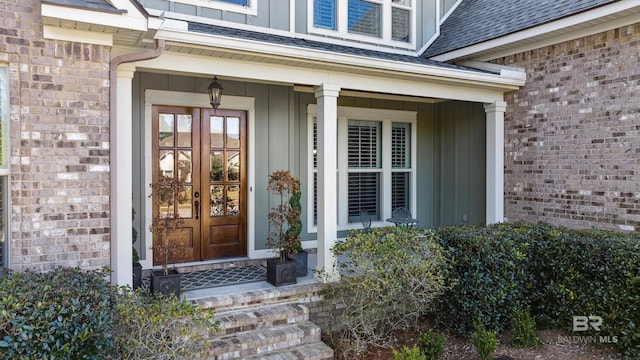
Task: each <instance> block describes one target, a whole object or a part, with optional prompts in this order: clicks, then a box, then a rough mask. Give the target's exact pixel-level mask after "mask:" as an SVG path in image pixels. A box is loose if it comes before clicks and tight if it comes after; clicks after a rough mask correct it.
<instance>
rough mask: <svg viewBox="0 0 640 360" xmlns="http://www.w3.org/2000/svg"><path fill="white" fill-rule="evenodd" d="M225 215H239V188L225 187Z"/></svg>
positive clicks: (234, 186) (235, 186)
mask: <svg viewBox="0 0 640 360" xmlns="http://www.w3.org/2000/svg"><path fill="white" fill-rule="evenodd" d="M227 215H228V216H238V215H240V186H238V185H230V186H227Z"/></svg>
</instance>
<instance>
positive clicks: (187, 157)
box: [178, 150, 193, 183]
mask: <svg viewBox="0 0 640 360" xmlns="http://www.w3.org/2000/svg"><path fill="white" fill-rule="evenodd" d="M191 154H192V152H191V151H189V150H180V151H178V177H179V178H180V179H181V180H183V181H184V182H185V183H191V182H193V157H192V155H191Z"/></svg>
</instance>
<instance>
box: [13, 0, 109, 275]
mask: <svg viewBox="0 0 640 360" xmlns="http://www.w3.org/2000/svg"><path fill="white" fill-rule="evenodd" d="M42 32H43V30H42V18H41V16H40V1H37V0H10V1H4V2H1V3H0V64H6V66H8V68H9V77H10V101H11V110H10V111H11V125H10V126H11V133H10V147H11V150H10V151H11V171H12V175H11V181H10V201H11V207H10V212H11V215H10V216H11V232H10V249H11V264H12V265H11V267H12V268H14V269H17V270H22V269H26V268H30V269H35V270H49V269H52V268H54V267H56V266H60V265H63V266H82V267H87V268H94V267H98V266H102V265H108V264H109V257H110V256H109V252H110V247H109V107H108V101H109V98H108V96H109V81H108V79H109V60H110V58H109V57H110V49H109V48H108V47H103V46H97V45H89V44H82V43H71V42H65V41H53V40H45V39H43V35H42Z"/></svg>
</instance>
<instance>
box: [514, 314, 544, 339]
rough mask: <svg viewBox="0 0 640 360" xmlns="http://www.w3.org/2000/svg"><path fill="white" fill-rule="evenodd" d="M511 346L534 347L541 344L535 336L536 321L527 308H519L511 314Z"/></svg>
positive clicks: (536, 335)
mask: <svg viewBox="0 0 640 360" xmlns="http://www.w3.org/2000/svg"><path fill="white" fill-rule="evenodd" d="M512 330H513V335H512V337H511V344H512V345H514V346H516V347H528V348H530V347H534V346H536V345H539V344H541V343H542V341H541V340H540V338H539V337H538V334H536V321H535V319H534V318H533V316H532V315H531V312H530V309H529V308H524V309H523V308H519V309H518V310H516V312H515V313H514V314H513V324H512Z"/></svg>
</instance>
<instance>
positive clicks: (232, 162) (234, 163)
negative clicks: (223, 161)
mask: <svg viewBox="0 0 640 360" xmlns="http://www.w3.org/2000/svg"><path fill="white" fill-rule="evenodd" d="M227 181H240V152H239V151H227Z"/></svg>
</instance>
